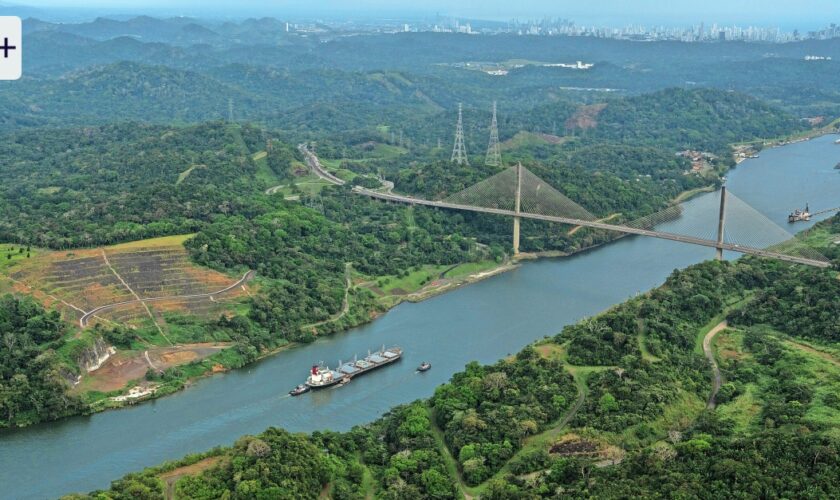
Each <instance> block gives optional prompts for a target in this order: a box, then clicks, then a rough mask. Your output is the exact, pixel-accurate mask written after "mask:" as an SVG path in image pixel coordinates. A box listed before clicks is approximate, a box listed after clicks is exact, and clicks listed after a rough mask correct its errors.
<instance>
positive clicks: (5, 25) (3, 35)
mask: <svg viewBox="0 0 840 500" xmlns="http://www.w3.org/2000/svg"><path fill="white" fill-rule="evenodd" d="M22 31H23V30H22V29H21V24H20V18H19V17H17V16H0V80H17V79H18V78H20V75H21V73H22V70H23V57H22V56H21V53H22V51H23V48H22V47H21V46H22V45H23V36H22Z"/></svg>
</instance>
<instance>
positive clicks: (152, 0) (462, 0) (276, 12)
mask: <svg viewBox="0 0 840 500" xmlns="http://www.w3.org/2000/svg"><path fill="white" fill-rule="evenodd" d="M0 2H5V3H16V4H25V5H31V6H34V7H53V8H54V7H59V8H75V7H77V6H78V5H79V2H78V0H0ZM84 4H85V5H86V6H87V7H92V8H101V9H103V10H105V11H107V10H108V9H111V10H113V11H115V12H120V11H121V12H125V11H133V10H137V11H138V12H151V11H155V10H164V11H166V12H168V13H173V14H174V13H179V12H180V13H183V14H186V15H196V13H203V14H204V15H205V16H207V15H217V16H224V17H231V16H234V17H248V16H255V15H265V16H274V17H283V16H284V15H285V16H287V17H290V16H298V17H300V16H321V17H330V18H340V17H351V16H352V17H406V16H413V17H418V16H433V15H435V14H436V13H439V14H441V15H447V16H457V17H465V18H473V19H488V20H490V19H493V20H509V19H511V18H519V19H535V18H543V17H564V18H567V19H571V20H573V21H575V22H576V23H578V24H598V25H610V26H624V25H627V24H633V23H644V24H668V25H685V24H698V23H700V22H701V21H702V22H706V23H715V22H716V23H719V24H741V25H745V24H754V25H762V26H780V27H786V28H793V27H801V28H803V29H805V28H816V27H822V26H825V25H827V24H828V23H829V22H840V0H801V1H792V0H702V1H697V0H693V1H685V0H513V1H512V0H419V1H418V0H237V1H236V2H231V1H230V0H87V1H86V2H84Z"/></svg>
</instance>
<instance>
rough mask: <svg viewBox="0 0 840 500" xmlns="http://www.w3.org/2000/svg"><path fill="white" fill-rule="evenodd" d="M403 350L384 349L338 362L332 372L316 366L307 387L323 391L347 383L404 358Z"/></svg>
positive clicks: (312, 370) (310, 373)
mask: <svg viewBox="0 0 840 500" xmlns="http://www.w3.org/2000/svg"><path fill="white" fill-rule="evenodd" d="M402 353H403V351H402V349H401V348H399V347H389V348H387V349H386V348H385V346H383V347H382V349H380V350H379V351H377V352H374V353H371V352H370V351H368V355H367V356H365V357H364V358H363V359H358V358H354V359H353V361H349V362H347V363H342V362H341V361H339V362H338V368H336V369H335V370H331V369H330V368H329V367H328V366H326V365H324V364H323V363H321V364H318V365H314V366H313V367H312V369H311V370H310V372H309V377H308V378H307V379H306V385H307V386H309V387H311V388H313V389H323V388H325V387H330V386H333V385H337V384H342V383H347V382H349V381H350V379H352V378H353V377H356V376H358V375H361V374H363V373H367V372H369V371H371V370H375V369H377V368H381V367H383V366H385V365H388V364H391V363H393V362H394V361H397V360H399V359H400V358H402Z"/></svg>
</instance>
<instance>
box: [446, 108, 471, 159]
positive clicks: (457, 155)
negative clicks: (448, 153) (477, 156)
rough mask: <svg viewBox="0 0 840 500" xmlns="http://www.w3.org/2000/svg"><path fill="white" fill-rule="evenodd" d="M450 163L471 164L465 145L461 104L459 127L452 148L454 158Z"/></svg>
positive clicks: (456, 128)
mask: <svg viewBox="0 0 840 500" xmlns="http://www.w3.org/2000/svg"><path fill="white" fill-rule="evenodd" d="M449 161H451V162H454V163H457V164H458V165H469V164H470V160H469V159H468V158H467V147H466V146H465V145H464V117H463V106H462V105H461V104H460V103H458V125H457V126H456V127H455V146H453V148H452V158H450V160H449Z"/></svg>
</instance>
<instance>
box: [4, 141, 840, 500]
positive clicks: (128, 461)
mask: <svg viewBox="0 0 840 500" xmlns="http://www.w3.org/2000/svg"><path fill="white" fill-rule="evenodd" d="M835 138H836V136H827V137H823V138H821V139H817V140H814V141H810V142H806V143H800V144H795V145H790V146H786V147H784V148H777V149H773V150H768V151H765V152H763V153H762V154H761V158H759V159H754V160H748V161H747V162H745V163H743V164H741V165H740V166H739V167H738V168H737V169H736V170H734V171H733V172H732V173H731V175H730V178H729V182H728V186H729V188H730V190H731V192H733V193H735V194H737V196H739V197H740V198H741V199H743V200H744V201H746V202H748V203H750V204H751V205H752V206H754V207H756V208H757V209H759V210H760V211H761V212H762V213H764V214H766V215H768V216H769V217H771V218H772V219H773V220H775V221H777V222H778V223H779V224H780V225H783V226H787V222H786V218H787V214H788V212H789V211H790V210H791V209H793V208H796V207H800V206H803V205H804V204H805V202H806V201H807V202H809V203H810V204H811V208H812V209H813V210H819V209H821V208H828V207H835V206H840V172H838V171H836V170H833V166H834V165H835V164H836V163H837V162H838V161H840V146H835V145H834V144H833V141H834V139H835ZM704 196H710V197H714V196H716V195H715V194H709V195H704ZM704 203H705V202H704V201H703V200H701V199H697V201H696V202H695V203H694V204H690V205H689V206H688V208H687V209H686V211H685V213H684V216H683V217H684V218H685V219H692V218H693V219H700V218H702V219H703V220H705V219H711V221H710V224H712V225H714V219H715V214H714V212H712V213H711V214H710V213H708V211H706V210H701V207H702V206H703V205H704ZM705 204H707V205H708V203H705ZM795 227H796V229H797V230H801V229H804V228H805V227H807V225H806V224H799V225H797V226H795ZM713 256H714V250H713V249H709V248H702V247H694V246H690V245H684V244H679V243H675V242H669V241H662V240H655V239H647V238H638V237H634V238H624V239H622V240H620V241H618V242H616V243H614V244H612V245H609V246H606V247H603V248H599V249H596V250H593V251H591V252H587V253H584V254H581V255H577V256H574V257H571V258H565V259H556V260H542V261H539V262H531V263H527V264H525V265H523V266H522V267H521V268H519V269H517V270H515V271H512V272H509V273H506V274H503V275H500V276H497V277H494V278H491V279H488V280H485V281H482V282H480V283H477V284H474V285H471V286H468V287H464V288H461V289H459V290H456V291H454V292H451V293H447V294H445V295H442V296H438V297H436V298H433V299H431V300H428V301H425V302H422V303H419V304H403V305H401V306H399V307H397V308H395V309H394V310H392V311H391V312H389V313H388V314H386V315H385V316H384V317H382V318H380V319H378V320H376V321H374V322H373V323H371V324H369V325H366V326H364V327H361V328H357V329H354V330H352V331H350V332H347V333H344V334H339V335H335V336H333V337H330V338H327V339H321V340H319V341H318V342H315V343H314V344H311V345H308V346H305V347H300V348H296V349H292V350H290V351H287V352H284V353H281V354H279V355H277V356H274V357H272V358H270V359H266V360H264V361H262V362H260V363H258V364H256V365H254V366H251V367H250V368H247V369H244V370H239V371H235V372H232V373H227V374H222V375H217V376H214V377H210V378H207V379H204V380H201V381H199V382H198V383H197V384H195V385H194V386H193V387H191V388H189V389H187V390H185V391H182V392H181V393H178V394H176V395H174V396H170V397H166V398H163V399H160V400H157V401H153V402H150V403H145V404H141V405H138V406H135V407H131V408H127V409H123V410H116V411H109V412H105V413H100V414H97V415H93V416H90V417H78V418H71V419H66V420H63V421H60V422H57V423H50V424H44V425H39V426H34V427H31V428H27V429H22V430H14V431H8V432H3V433H0V497H2V498H47V497H54V496H58V495H61V494H65V493H69V492H73V491H88V490H91V489H95V488H105V487H107V486H108V484H109V482H110V481H111V480H113V479H116V478H118V477H120V476H122V475H124V474H125V473H127V472H130V471H136V470H139V469H142V468H143V467H145V466H149V465H154V464H157V463H159V462H162V461H164V460H170V459H175V458H179V457H182V456H183V455H185V454H187V453H190V452H198V451H203V450H207V449H208V448H211V447H213V446H216V445H229V444H231V443H232V442H233V441H234V440H236V439H237V438H238V437H239V436H241V435H243V434H249V433H258V432H260V431H262V430H264V429H265V428H266V427H268V426H280V427H284V428H286V429H289V430H291V431H312V430H316V429H333V430H346V429H349V428H350V427H352V426H353V425H356V424H362V423H365V422H369V421H371V420H374V419H376V418H377V417H378V416H380V415H381V414H382V413H384V412H386V411H387V410H388V409H389V408H391V407H392V406H394V405H397V404H400V403H406V402H409V401H413V400H415V399H418V398H424V397H428V396H430V395H431V394H432V393H433V392H434V389H435V387H436V386H437V385H439V384H441V383H443V382H445V381H447V380H448V379H449V377H450V376H451V375H452V374H453V373H454V372H456V371H458V370H461V369H462V368H463V366H464V364H465V363H467V362H469V361H473V360H475V361H479V362H481V363H491V362H494V361H496V360H497V359H499V358H501V357H504V356H506V355H507V354H510V353H515V352H517V351H518V350H519V349H521V348H522V347H523V346H524V345H526V344H528V343H529V342H531V341H533V340H536V339H539V338H541V337H543V336H545V335H553V334H555V333H557V332H558V331H560V330H561V329H562V327H563V326H564V325H568V324H570V323H574V322H576V321H577V320H579V319H581V318H583V317H585V316H589V315H592V314H595V313H597V312H599V311H602V310H604V309H605V308H607V307H609V306H611V305H613V304H617V303H619V302H622V301H623V300H625V299H626V298H628V297H630V296H632V295H634V294H636V293H639V292H642V291H645V290H648V289H650V288H652V287H654V286H657V285H659V284H661V283H662V282H663V280H664V279H665V278H666V277H667V276H668V274H670V273H671V272H672V271H673V270H674V269H677V268H682V267H685V266H687V265H690V264H693V263H696V262H700V261H702V260H705V259H709V258H712V257H713ZM382 344H398V345H400V346H402V347H403V348H404V349H405V351H406V355H405V357H404V359H403V360H402V361H401V362H400V363H399V364H397V365H394V366H390V367H387V368H384V369H382V370H381V371H377V372H374V373H372V374H370V375H366V376H365V377H364V378H361V379H359V380H357V381H355V382H353V383H351V384H349V385H347V386H346V387H342V388H336V389H330V390H325V391H321V392H316V393H309V394H306V395H304V396H301V397H297V398H291V397H288V396H286V395H285V394H286V392H287V391H288V390H289V389H290V388H291V387H293V386H294V385H296V384H298V383H300V382H301V381H302V380H303V379H304V378H305V376H306V373H307V369H308V368H309V366H310V365H311V364H312V363H313V362H314V361H318V360H327V361H329V362H331V363H333V364H334V363H335V362H336V361H337V360H338V358H344V359H349V358H350V356H351V355H352V354H353V353H359V354H363V353H366V351H367V350H368V349H372V348H377V347H379V346H380V345H382ZM422 360H428V361H430V362H431V363H432V364H433V366H434V367H433V369H432V370H431V371H429V372H427V373H424V374H418V373H416V372H415V367H416V366H417V365H418V364H419V363H420V361H422Z"/></svg>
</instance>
